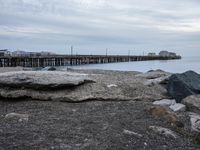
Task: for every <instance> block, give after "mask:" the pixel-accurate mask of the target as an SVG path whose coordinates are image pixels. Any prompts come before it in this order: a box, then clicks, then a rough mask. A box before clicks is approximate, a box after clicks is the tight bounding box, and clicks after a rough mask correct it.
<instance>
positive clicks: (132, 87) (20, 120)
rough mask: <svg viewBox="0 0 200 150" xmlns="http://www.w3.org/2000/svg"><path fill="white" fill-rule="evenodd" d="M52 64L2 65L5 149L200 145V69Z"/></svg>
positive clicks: (0, 113)
mask: <svg viewBox="0 0 200 150" xmlns="http://www.w3.org/2000/svg"><path fill="white" fill-rule="evenodd" d="M50 70H51V69H50ZM52 70H55V71H32V70H30V69H23V68H18V69H15V70H12V69H7V68H4V69H3V68H2V70H0V71H1V73H0V97H1V99H0V106H1V109H0V120H1V123H0V134H1V136H0V149H2V150H4V149H6V150H9V149H10V150H11V149H41V150H43V149H48V150H49V149H52V150H53V149H55V150H57V149H63V150H65V149H66V150H88V149H91V150H95V149H98V150H101V149H102V150H104V149H109V150H111V149H113V150H116V149H148V150H149V149H187V150H188V149H200V145H199V144H200V136H199V132H200V122H199V120H200V99H199V95H198V94H199V93H200V86H199V85H200V84H199V83H200V75H199V74H197V73H195V72H193V71H188V72H185V73H182V74H171V73H169V72H164V71H162V70H151V71H148V72H146V73H141V72H133V71H131V72H130V71H129V72H122V71H105V70H73V69H68V70H62V69H52Z"/></svg>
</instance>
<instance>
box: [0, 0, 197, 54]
mask: <svg viewBox="0 0 200 150" xmlns="http://www.w3.org/2000/svg"><path fill="white" fill-rule="evenodd" d="M70 45H73V46H74V53H78V54H105V52H106V48H108V53H109V54H127V53H128V51H129V50H130V52H131V54H142V53H143V51H144V52H145V53H147V52H154V51H155V52H158V51H160V50H171V51H176V52H177V53H179V54H181V55H200V51H199V50H200V1H199V0H166V1H165V0H0V49H3V48H8V49H13V50H17V49H21V50H28V51H52V52H57V53H66V54H68V53H70Z"/></svg>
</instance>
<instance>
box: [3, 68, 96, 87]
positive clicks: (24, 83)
mask: <svg viewBox="0 0 200 150" xmlns="http://www.w3.org/2000/svg"><path fill="white" fill-rule="evenodd" d="M86 82H93V80H91V79H89V78H88V76H87V75H85V74H78V73H70V72H61V71H54V72H45V71H19V72H6V73H1V74H0V87H11V88H17V89H20V88H30V89H41V90H44V89H48V90H49V89H57V88H67V87H74V86H78V85H80V84H83V83H86Z"/></svg>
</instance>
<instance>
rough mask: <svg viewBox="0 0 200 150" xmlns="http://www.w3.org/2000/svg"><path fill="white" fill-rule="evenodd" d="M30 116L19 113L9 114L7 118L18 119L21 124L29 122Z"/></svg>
mask: <svg viewBox="0 0 200 150" xmlns="http://www.w3.org/2000/svg"><path fill="white" fill-rule="evenodd" d="M28 117H29V115H27V114H18V113H9V114H7V115H6V116H5V118H6V119H18V121H19V122H23V121H25V122H27V121H28Z"/></svg>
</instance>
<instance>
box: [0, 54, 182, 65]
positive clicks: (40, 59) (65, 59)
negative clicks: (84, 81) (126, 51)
mask: <svg viewBox="0 0 200 150" xmlns="http://www.w3.org/2000/svg"><path fill="white" fill-rule="evenodd" d="M172 59H181V56H173V57H163V56H127V55H126V56H125V55H53V56H52V55H50V56H26V57H12V56H6V57H5V56H1V57H0V67H17V66H22V67H47V66H55V67H56V66H72V65H83V64H103V63H117V62H129V61H148V60H172Z"/></svg>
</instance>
